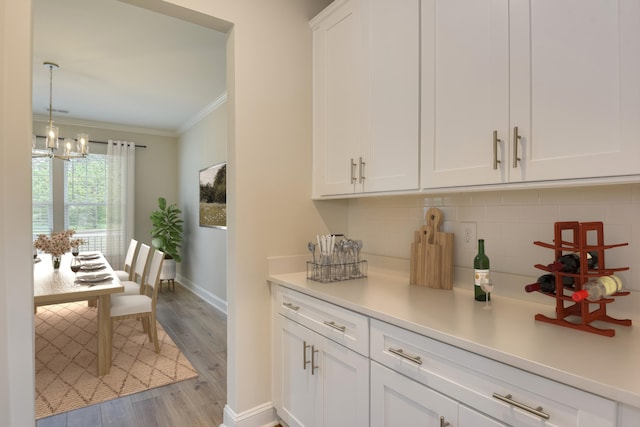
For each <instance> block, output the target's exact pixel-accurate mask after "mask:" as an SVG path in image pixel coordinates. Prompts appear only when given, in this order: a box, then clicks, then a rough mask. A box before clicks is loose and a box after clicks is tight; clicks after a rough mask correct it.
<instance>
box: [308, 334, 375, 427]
mask: <svg viewBox="0 0 640 427" xmlns="http://www.w3.org/2000/svg"><path fill="white" fill-rule="evenodd" d="M314 349H315V350H317V351H318V352H317V353H316V355H315V356H314V361H315V362H316V366H317V367H318V368H314V371H315V375H318V377H319V381H318V383H317V384H318V386H319V390H318V397H319V400H318V405H317V407H316V423H315V425H316V426H327V427H329V426H349V427H368V426H369V359H368V358H366V357H364V356H362V355H360V354H358V353H356V352H355V351H352V350H349V349H348V348H346V347H344V346H342V345H340V344H338V343H336V342H333V341H331V340H330V339H328V338H324V337H322V336H320V335H316V340H315V345H314Z"/></svg>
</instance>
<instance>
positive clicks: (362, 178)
mask: <svg viewBox="0 0 640 427" xmlns="http://www.w3.org/2000/svg"><path fill="white" fill-rule="evenodd" d="M366 164H367V163H366V162H363V161H362V157H360V168H359V172H358V175H359V179H358V183H360V184H362V183H363V182H364V180H365V176H364V166H365V165H366Z"/></svg>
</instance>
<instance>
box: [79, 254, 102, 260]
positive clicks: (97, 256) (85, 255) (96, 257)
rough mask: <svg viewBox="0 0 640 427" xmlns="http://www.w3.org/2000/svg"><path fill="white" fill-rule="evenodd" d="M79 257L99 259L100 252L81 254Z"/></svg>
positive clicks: (81, 258)
mask: <svg viewBox="0 0 640 427" xmlns="http://www.w3.org/2000/svg"><path fill="white" fill-rule="evenodd" d="M77 258H78V259H80V260H83V259H98V258H100V254H96V253H92V254H80V255H78V257H77Z"/></svg>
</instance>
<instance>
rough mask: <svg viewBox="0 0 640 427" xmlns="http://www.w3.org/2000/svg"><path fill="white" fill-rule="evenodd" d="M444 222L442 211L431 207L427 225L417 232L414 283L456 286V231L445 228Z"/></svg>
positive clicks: (411, 279)
mask: <svg viewBox="0 0 640 427" xmlns="http://www.w3.org/2000/svg"><path fill="white" fill-rule="evenodd" d="M442 223H443V215H442V211H441V210H440V209H438V208H429V209H428V210H427V212H426V214H425V225H423V226H422V227H420V229H419V230H418V231H416V232H415V233H414V241H413V242H412V243H411V259H410V261H411V267H410V268H411V269H410V272H409V282H410V283H411V284H412V285H418V286H426V287H429V288H436V289H451V288H452V287H453V233H445V232H443V231H441V230H440V228H441V226H442Z"/></svg>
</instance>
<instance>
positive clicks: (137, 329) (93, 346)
mask: <svg viewBox="0 0 640 427" xmlns="http://www.w3.org/2000/svg"><path fill="white" fill-rule="evenodd" d="M96 317H97V311H96V309H95V308H90V307H88V306H87V302H86V301H78V302H74V303H67V304H56V305H48V306H41V307H38V312H37V314H36V315H35V329H36V340H35V345H36V362H35V363H36V419H40V418H43V417H47V416H50V415H54V414H57V413H60V412H66V411H71V410H73V409H78V408H81V407H84V406H88V405H93V404H95V403H100V402H104V401H106V400H111V399H115V398H118V397H122V396H126V395H128V394H132V393H137V392H140V391H144V390H148V389H151V388H155V387H159V386H163V385H167V384H171V383H174V382H178V381H182V380H185V379H189V378H193V377H196V376H198V373H197V372H196V370H195V369H194V368H193V366H192V365H191V363H189V361H188V360H187V359H186V358H185V357H184V355H183V354H182V352H181V351H180V350H179V349H178V348H177V346H176V345H175V343H174V342H173V340H172V339H171V338H170V337H169V335H167V333H166V332H165V331H164V329H163V328H162V326H161V325H160V323H157V327H158V342H159V343H160V353H158V354H156V352H155V350H154V346H153V343H151V342H149V339H148V337H147V334H145V333H144V332H143V330H142V322H140V321H139V320H136V319H127V320H122V321H115V322H114V325H113V326H114V334H113V347H112V355H111V359H112V362H111V370H110V372H109V374H107V375H105V376H103V377H98V376H97V319H96Z"/></svg>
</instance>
